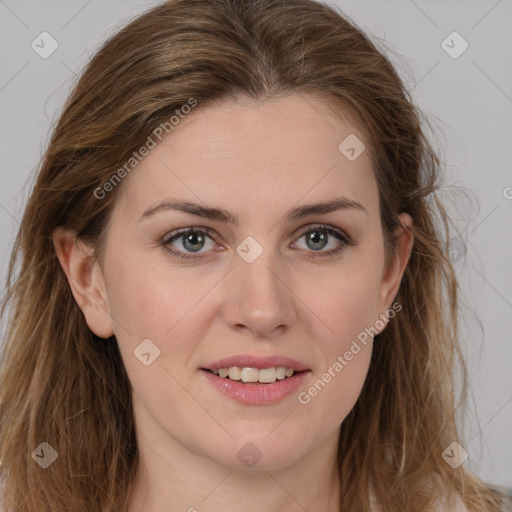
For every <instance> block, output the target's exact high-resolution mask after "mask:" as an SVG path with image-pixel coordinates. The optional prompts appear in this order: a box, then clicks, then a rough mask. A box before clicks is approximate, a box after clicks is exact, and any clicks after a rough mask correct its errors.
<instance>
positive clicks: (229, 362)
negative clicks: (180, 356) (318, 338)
mask: <svg viewBox="0 0 512 512" xmlns="http://www.w3.org/2000/svg"><path fill="white" fill-rule="evenodd" d="M232 366H240V367H248V368H258V369H259V370H261V369H263V368H272V367H277V366H284V367H286V368H292V369H293V370H295V371H297V372H301V371H304V370H309V367H308V366H307V365H305V364H304V363H301V362H300V361H297V360H295V359H292V358H290V357H285V356H265V357H261V356H254V355H251V354H239V355H234V356H230V357H225V358H223V359H219V360H217V361H214V362H212V363H210V364H208V365H207V366H204V367H203V368H204V369H206V370H218V369H219V368H231V367H232Z"/></svg>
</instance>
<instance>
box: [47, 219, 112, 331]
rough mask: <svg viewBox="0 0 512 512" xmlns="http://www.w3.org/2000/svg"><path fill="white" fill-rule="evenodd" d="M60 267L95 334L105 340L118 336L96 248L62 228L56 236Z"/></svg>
mask: <svg viewBox="0 0 512 512" xmlns="http://www.w3.org/2000/svg"><path fill="white" fill-rule="evenodd" d="M52 240H53V245H54V246H55V251H56V253H57V257H58V259H59V262H60V265H61V267H62V269H63V270H64V273H65V274H66V277H67V279H68V283H69V286H70V288H71V292H72V293H73V296H74V298H75V300H76V302H77V304H78V306H79V307H80V309H81V310H82V313H83V314H84V316H85V320H86V322H87V325H88V326H89V328H90V329H91V331H92V332H93V333H94V334H96V335H97V336H99V337H101V338H109V337H110V336H112V335H113V334H114V330H113V322H112V317H111V316H110V312H109V311H110V309H109V304H108V297H107V293H106V288H105V281H104V278H103V271H102V269H101V267H100V265H99V263H98V262H97V260H95V259H94V248H92V247H90V246H89V245H87V244H86V243H85V242H83V241H82V240H80V239H78V238H77V236H76V233H75V232H74V231H72V230H69V229H65V228H62V227H58V228H56V229H55V230H54V231H53V234H52Z"/></svg>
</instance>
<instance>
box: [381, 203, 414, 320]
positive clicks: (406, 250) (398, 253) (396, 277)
mask: <svg viewBox="0 0 512 512" xmlns="http://www.w3.org/2000/svg"><path fill="white" fill-rule="evenodd" d="M398 218H399V220H400V223H401V224H402V226H401V227H399V228H397V229H396V230H395V232H394V233H393V234H394V236H395V252H394V254H393V257H392V259H391V262H390V264H389V266H388V268H387V269H385V272H384V276H383V280H382V284H381V293H380V310H381V311H380V313H381V314H383V313H386V311H387V310H388V309H389V308H390V307H391V305H392V304H391V303H392V301H393V299H394V298H395V297H396V295H397V293H398V290H399V288H400V283H401V281H402V277H403V274H404V272H405V269H406V267H407V264H408V262H409V259H410V256H411V253H412V248H413V245H414V235H413V233H412V231H411V230H410V229H409V228H411V227H412V226H413V221H412V218H411V216H410V215H409V214H407V213H401V214H400V215H399V216H398ZM386 325H387V322H386Z"/></svg>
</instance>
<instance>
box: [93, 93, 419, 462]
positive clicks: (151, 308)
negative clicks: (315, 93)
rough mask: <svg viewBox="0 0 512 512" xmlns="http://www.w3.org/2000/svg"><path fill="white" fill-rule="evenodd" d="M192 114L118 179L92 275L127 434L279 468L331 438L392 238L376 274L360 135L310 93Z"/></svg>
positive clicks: (387, 300) (376, 229) (348, 394)
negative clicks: (119, 369) (114, 355)
mask: <svg viewBox="0 0 512 512" xmlns="http://www.w3.org/2000/svg"><path fill="white" fill-rule="evenodd" d="M200 108H201V105H200V104H199V105H198V107H197V109H196V111H194V112H192V113H191V114H190V115H189V116H188V117H185V119H183V120H181V122H180V124H179V125H177V126H175V127H174V129H173V130H172V131H171V132H170V134H169V135H168V136H166V138H164V139H163V141H162V143H160V144H158V145H157V146H156V148H154V149H152V150H151V151H150V152H149V154H148V155H147V156H146V157H145V158H144V159H143V160H142V161H141V162H140V163H139V164H138V165H137V166H136V168H135V169H134V170H133V171H131V173H130V174H129V175H128V176H127V177H126V178H125V180H124V182H123V184H122V189H121V190H120V191H119V192H120V195H119V197H118V199H117V201H116V204H115V207H114V210H113V214H112V217H111V220H110V223H109V226H108V233H107V240H106V252H105V256H104V260H103V262H102V267H101V271H100V272H101V281H100V285H99V286H100V288H101V289H102V290H103V292H104V297H105V301H106V305H107V306H106V309H107V310H108V311H109V312H110V316H108V321H109V322H110V323H111V330H112V333H114V334H115V336H116V338H117V341H118V344H119V348H120V351H121V354H122V358H123V361H124V364H125V366H126V369H127V372H128V375H129V378H130V381H131V384H132V387H133V401H134V408H135V417H136V423H137V428H138V435H139V436H145V437H147V438H150V439H151V440H152V443H154V446H155V449H157V446H158V445H159V443H166V442H167V443H170V444H172V445H174V446H179V447H180V448H181V449H186V450H188V451H189V452H192V453H194V454H195V455H199V456H205V457H207V458H209V459H212V460H213V461H216V462H219V463H222V464H225V465H229V466H236V467H243V466H244V465H245V466H246V467H252V466H253V465H257V466H258V467H259V468H263V469H278V468H284V467H286V466H287V465H289V464H292V463H293V462H295V461H297V460H298V459H300V458H301V457H303V456H305V455H306V454H308V452H310V451H311V450H313V449H314V448H318V447H320V445H321V444H322V443H327V442H332V441H333V439H337V436H338V433H339V427H340V424H341V423H342V422H343V420H344V418H345V417H346V416H347V414H348V413H349V412H350V410H351V409H352V408H353V406H354V404H355V402H356V400H357V398H358V396H359V394H360V391H361V389H362V386H363V383H364V381H365V378H366V375H367V371H368V367H369V362H370V356H371V351H372V336H370V335H369V334H368V332H372V331H369V329H370V328H376V329H377V330H378V331H382V330H383V325H384V322H383V321H382V318H383V314H384V313H385V312H386V310H387V309H388V308H390V307H391V304H392V301H393V298H394V296H395V295H396V293H397V290H398V285H399V281H400V278H401V275H402V272H403V269H404V266H405V264H406V261H405V260H404V255H405V257H407V256H408V253H407V250H406V249H407V247H406V248H405V249H404V250H403V251H402V254H401V257H402V259H401V260H400V258H399V257H397V258H396V259H395V260H394V263H393V264H392V265H391V266H390V267H388V268H385V267H384V244H383V236H382V232H381V225H380V217H379V202H378V189H377V184H376V181H375V179H374V176H373V173H372V170H371V167H370V157H369V154H368V153H369V152H368V150H364V149H363V146H362V145H361V143H365V144H366V145H368V144H367V143H366V142H365V139H364V137H363V135H362V133H361V132H360V131H359V130H358V129H357V127H356V126H355V125H353V124H349V123H348V122H347V123H344V122H343V123H342V122H341V121H339V120H338V121H335V120H334V119H333V118H332V117H331V116H329V114H328V113H327V110H326V109H325V108H324V106H323V104H322V103H320V102H319V100H316V99H315V98H314V97H311V96H307V97H306V96H302V95H298V94H294V95H290V96H288V97H286V98H284V99H280V100H273V101H269V102H266V103H261V104H251V103H244V102H239V103H235V102H232V103H226V104H225V105H224V106H222V107H220V106H217V107H215V108H214V107H208V108H205V109H204V110H200ZM347 137H350V138H349V139H347V141H346V142H343V141H345V139H346V138H347ZM355 137H357V139H356V138H355ZM340 144H341V147H340ZM339 147H340V148H339ZM351 148H352V149H353V150H352V149H351ZM359 153H360V154H359ZM333 201H340V203H339V204H340V205H341V206H342V207H339V208H336V209H335V208H329V210H330V211H328V212H325V211H322V208H320V207H318V206H317V207H316V208H312V207H313V206H314V205H322V204H325V203H331V202H333ZM341 201H346V205H345V207H343V204H342V203H341ZM170 203H187V204H188V206H189V207H191V205H194V206H193V208H192V209H193V210H194V211H195V213H190V212H188V213H187V212H185V211H182V210H183V209H180V208H172V207H171V206H169V205H170ZM356 203H357V204H356ZM354 204H356V206H354ZM306 206H307V207H308V208H305V207H306ZM315 210H316V211H315ZM407 218H408V216H402V220H403V221H404V222H406V223H407ZM191 228H194V230H195V231H196V233H195V234H191V233H188V234H187V231H186V230H189V229H191ZM178 230H180V234H179V235H178ZM402 238H403V236H402ZM344 239H345V240H346V241H345V242H344ZM409 248H410V247H409ZM171 251H173V252H171ZM405 259H406V258H405ZM103 292H102V293H103ZM85 313H86V318H87V319H88V323H89V326H90V327H91V329H92V330H93V331H96V332H97V333H99V331H100V329H99V328H96V325H95V320H93V319H91V317H90V316H89V315H88V314H87V312H86V311H85ZM397 314H399V313H397ZM105 315H107V313H105ZM105 321H106V320H105ZM103 325H104V324H103ZM365 329H366V331H365ZM373 332H375V331H373ZM100 334H101V335H104V336H107V335H108V333H107V332H103V331H102V332H101V333H100ZM365 334H366V335H365ZM149 340H150V341H149ZM363 340H364V341H363ZM350 354H352V355H350ZM238 367H240V368H241V369H237V368H238ZM244 367H247V368H248V369H246V370H243V368H244ZM278 367H285V368H290V369H291V370H294V371H295V372H296V373H295V374H294V376H292V377H286V378H285V379H283V378H282V377H283V370H282V369H277V368H278ZM222 368H225V369H227V370H222ZM229 368H231V369H229ZM274 368H275V369H274ZM262 369H265V370H264V371H259V370H262ZM225 371H228V372H229V374H228V375H231V376H232V377H233V380H231V379H229V377H221V375H224V373H225ZM215 373H220V375H215ZM284 373H285V375H286V371H284ZM288 373H290V370H288ZM240 377H242V378H243V379H245V380H254V379H258V380H259V381H265V380H268V381H270V382H267V383H259V384H255V383H253V382H250V383H244V382H243V381H240V380H238V381H236V380H234V379H237V378H240ZM274 380H275V382H273V383H272V381H274ZM315 383H316V384H315Z"/></svg>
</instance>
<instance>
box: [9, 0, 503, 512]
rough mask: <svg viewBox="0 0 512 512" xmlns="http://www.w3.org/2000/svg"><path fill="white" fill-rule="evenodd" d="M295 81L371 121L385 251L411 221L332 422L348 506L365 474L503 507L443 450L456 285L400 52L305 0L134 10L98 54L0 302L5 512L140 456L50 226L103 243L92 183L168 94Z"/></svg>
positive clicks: (29, 509) (123, 395)
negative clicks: (362, 364) (387, 305)
mask: <svg viewBox="0 0 512 512" xmlns="http://www.w3.org/2000/svg"><path fill="white" fill-rule="evenodd" d="M290 93H298V94H301V93H312V94H315V95H316V96H318V97H321V98H323V99H324V100H325V101H326V102H327V104H328V105H330V106H331V107H332V109H333V111H334V112H337V113H339V114H341V113H342V112H343V111H345V112H350V113H351V114H352V115H353V116H355V119H357V120H358V122H359V123H360V125H361V127H362V129H364V130H365V132H366V133H367V134H368V141H369V143H370V144H371V155H372V164H373V170H374V173H375V176H376V179H377V182H378V186H379V200H380V211H381V220H382V230H383V233H384V235H385V240H386V248H387V250H388V254H389V251H392V250H393V239H392V232H393V230H394V229H395V228H396V227H397V226H398V221H397V215H398V214H399V213H402V212H408V213H409V214H410V215H411V216H412V218H413V221H414V227H413V234H414V247H413V252H412V256H411V258H410V261H409V264H408V267H407V269H406V272H405V274H404V278H403V281H402V285H401V287H400V290H399V293H398V295H397V297H396V300H397V301H398V302H399V303H400V304H401V305H402V308H403V310H402V311H401V312H400V314H399V315H397V317H396V318H395V319H394V320H393V321H391V322H390V324H389V325H388V327H387V328H386V329H385V330H384V332H383V333H382V334H381V335H379V336H378V337H377V338H376V339H375V345H374V350H373V354H372V360H371V364H370V369H369V373H368V377H367V379H366V382H365V385H364V388H363V390H362V392H361V395H360V397H359V399H358V401H357V403H356V405H355V406H354V408H353V410H352V411H351V412H350V414H349V415H348V417H347V418H346V419H345V421H344V422H343V424H342V426H341V435H340V442H339V468H340V474H341V475H342V478H341V494H340V506H341V508H342V509H343V510H346V511H356V510H357V511H369V510H370V500H369V489H370V488H371V489H373V491H374V494H375V498H376V500H377V503H378V505H379V506H380V508H381V510H383V511H394V512H396V511H408V512H411V511H412V512H421V511H425V510H428V509H429V508H432V507H435V502H436V499H437V498H438V497H440V496H445V495H446V496H451V495H459V496H461V497H462V499H463V501H464V503H465V504H466V506H467V507H468V509H469V510H470V511H472V512H484V511H485V512H491V511H498V510H499V501H500V500H499V495H498V493H497V492H495V491H493V490H491V488H490V487H489V486H487V485H485V484H484V483H483V482H482V481H480V480H479V479H478V478H477V477H476V476H474V475H472V474H471V473H470V472H469V471H468V470H467V469H466V468H465V467H464V465H461V466H459V467H458V468H456V469H452V467H450V466H449V465H448V464H447V463H446V462H445V460H443V458H442V453H443V451H444V450H445V449H446V448H447V447H448V446H449V445H450V444H451V443H452V442H454V441H458V442H460V444H461V445H463V442H462V441H461V440H460V439H459V435H458V430H457V426H456V420H455V413H456V411H457V409H458V407H460V404H461V403H463V402H464V400H465V398H466V387H467V383H466V368H465V365H464V361H463V358H462V354H461V350H460V347H459V344H458V340H457V330H458V329H457V312H458V303H457V296H458V295H457V294H458V286H457V281H456V277H455V274H454V271H453V268H452V265H451V263H450V260H449V258H447V256H446V248H445V246H446V240H447V239H448V237H447V233H448V217H447V214H446V212H445V210H444V209H443V206H442V203H441V202H440V200H439V197H438V188H439V184H440V177H439V169H440V163H439V158H438V156H437V155H436V153H435V152H434V150H433V149H432V146H431V144H430V143H429V141H428V140H427V137H426V135H425V131H424V128H423V126H422V125H421V123H420V119H421V116H420V114H419V113H418V112H417V110H416V108H415V107H414V105H413V102H412V99H411V97H410V96H409V94H408V92H407V89H406V88H405V86H404V84H403V83H402V81H401V79H400V78H399V76H398V75H397V73H396V71H395V70H394V68H393V66H392V65H391V64H390V62H389V60H388V59H387V58H386V57H385V55H384V52H383V51H379V50H378V49H377V47H376V46H375V45H374V44H373V43H372V42H371V41H370V40H369V39H368V37H367V36H365V35H364V34H363V33H362V32H361V31H360V30H359V29H358V28H357V27H356V26H355V25H354V24H353V23H352V22H350V21H349V20H348V19H346V18H345V17H342V16H341V15H340V14H339V13H338V12H336V11H335V10H334V9H332V8H330V7H328V6H326V5H323V4H320V3H317V2H315V1H313V0H287V1H286V2H283V1H282V0H261V1H235V0H209V1H205V0H172V1H168V2H166V3H163V4H162V5H160V6H157V7H156V8H154V9H151V10H150V11H148V12H147V13H145V14H143V15H141V16H139V17H137V18H136V19H135V20H133V21H132V22H131V23H130V24H129V25H128V26H126V27H125V28H123V29H122V30H120V31H119V32H118V33H117V34H115V35H113V36H112V37H111V38H110V39H109V40H108V41H106V42H105V43H104V45H103V46H102V48H101V49H100V50H99V51H98V52H97V53H96V55H95V56H94V57H93V58H92V60H91V62H90V63H89V64H88V66H87V67H86V69H85V71H84V73H83V74H82V75H81V77H80V78H79V79H78V82H77V84H76V86H75V87H74V89H73V91H72V92H71V94H70V96H69V98H68V100H67V101H66V103H65V105H64V108H63V112H62V114H61V115H60V118H59V121H58V123H57V125H56V127H55V129H54V131H53V134H52V137H51V141H50V143H49V146H48V148H47V150H46V152H45V155H44V157H43V159H42V162H41V166H40V169H39V172H38V175H37V179H36V182H35V184H34V186H33V190H32V192H31V195H30V198H29V200H28V204H27V206H26V209H25V212H24V216H23V219H22V222H21V226H20V229H19V233H18V235H17V238H16V241H15V245H14V249H13V253H12V256H11V261H10V267H9V275H8V279H7V289H6V295H5V298H4V301H3V304H2V311H1V313H2V317H6V316H7V315H6V312H7V311H9V316H8V329H7V334H6V339H5V345H4V350H3V355H2V361H1V373H0V415H1V419H0V432H1V439H0V460H1V466H0V476H1V480H2V486H3V487H2V499H3V507H4V510H5V511H6V512H11V511H15V510H16V511H18V512H36V511H37V512H44V511H52V512H89V511H90V510H98V511H99V510H101V511H108V512H110V511H122V510H125V508H126V505H127V496H128V492H129V489H130V486H131V484H132V483H133V481H134V478H135V475H136V472H137V468H138V452H137V442H136V436H135V428H134V419H133V411H132V406H131V388H130V383H129V380H128V377H127V374H126V372H125V369H124V366H123V363H122V359H121V357H120V354H119V351H118V348H117V344H116V340H115V338H114V337H112V338H110V339H108V340H103V339H100V338H98V337H97V336H96V335H94V334H93V333H92V332H91V331H90V329H89V328H88V326H87V324H86V322H85V319H84V317H83V315H82V313H81V311H80V309H79V307H78V305H77V304H76V302H75V300H74V298H73V296H72V293H71V291H70V288H69V285H68V283H67V280H66V277H65V274H64V272H63V271H62V268H61V267H60V265H59V262H58V259H57V257H56V254H55V250H54V246H53V243H52V232H53V230H54V229H55V228H56V227H58V226H65V227H68V228H71V229H72V230H74V231H75V232H76V233H77V234H78V237H79V238H80V239H82V240H84V241H86V242H88V243H90V244H93V245H94V246H95V247H96V249H97V256H98V258H99V257H100V256H101V250H102V248H103V240H102V235H103V234H104V233H105V226H106V223H107V222H108V217H109V213H110V212H111V210H112V207H113V204H114V201H115V200H116V196H117V194H118V193H119V190H120V188H121V186H112V187H110V188H111V190H110V188H109V190H108V193H106V194H103V192H101V190H105V188H104V184H105V183H106V182H108V181H109V180H112V177H113V176H114V175H115V174H116V173H117V175H118V176H119V168H120V167H121V166H122V165H123V164H124V163H125V162H127V161H128V160H129V159H130V157H131V156H132V154H133V152H134V151H137V150H138V149H139V148H140V147H141V146H143V145H144V144H145V143H146V142H147V140H148V139H147V138H148V137H149V136H150V135H151V134H152V133H153V132H154V130H155V129H158V127H159V126H160V125H161V124H162V123H165V122H167V123H168V121H169V118H170V116H171V115H173V114H174V113H175V111H176V109H180V108H182V106H183V105H186V104H187V103H189V102H190V99H191V98H194V100H195V101H197V105H198V106H197V107H196V110H199V109H201V108H205V107H206V106H208V105H209V104H212V103H213V102H216V101H229V100H230V99H233V98H235V97H238V96H245V97H250V98H253V99H256V100H265V99H271V98H273V97H277V96H279V95H283V94H290ZM340 142H341V141H340ZM133 172H137V171H136V169H135V170H134V171H133ZM111 183H113V182H111ZM121 185H122V184H121ZM102 187H103V188H102ZM98 191H100V192H101V197H100V198H98V196H99V192H98ZM7 306H9V307H7ZM457 362H459V367H460V369H461V370H462V373H461V375H462V379H463V382H462V390H463V392H462V394H461V398H460V402H459V403H456V398H455V392H454V377H453V372H454V370H455V369H456V366H457ZM43 442H48V443H49V444H50V445H51V447H52V448H53V449H54V450H55V452H56V453H57V454H58V460H57V461H56V462H55V463H53V464H51V465H50V466H49V467H48V468H47V469H42V468H41V467H39V465H38V464H36V463H35V462H34V460H33V458H34V457H33V453H34V450H36V449H41V448H40V445H41V443H43ZM44 446H45V445H44ZM44 446H43V447H44ZM38 447H39V448H38ZM436 497H437V498H436Z"/></svg>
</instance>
